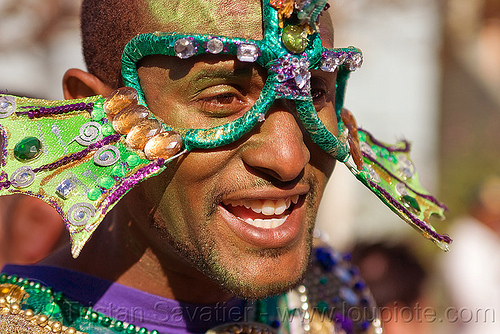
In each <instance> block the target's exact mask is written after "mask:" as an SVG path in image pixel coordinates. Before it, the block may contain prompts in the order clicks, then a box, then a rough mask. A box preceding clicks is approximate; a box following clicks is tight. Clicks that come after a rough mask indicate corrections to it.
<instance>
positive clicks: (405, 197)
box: [401, 195, 420, 212]
mask: <svg viewBox="0 0 500 334" xmlns="http://www.w3.org/2000/svg"><path fill="white" fill-rule="evenodd" d="M401 198H402V200H403V202H405V203H406V204H408V205H409V206H410V207H412V208H413V209H415V210H416V211H417V212H420V205H418V202H417V200H416V199H415V198H414V197H411V196H410V195H403V196H402V197H401Z"/></svg>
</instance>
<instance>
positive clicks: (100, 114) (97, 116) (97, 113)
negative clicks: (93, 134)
mask: <svg viewBox="0 0 500 334" xmlns="http://www.w3.org/2000/svg"><path fill="white" fill-rule="evenodd" d="M103 118H104V111H103V110H102V109H94V111H92V119H93V120H94V121H100V120H101V119H103Z"/></svg>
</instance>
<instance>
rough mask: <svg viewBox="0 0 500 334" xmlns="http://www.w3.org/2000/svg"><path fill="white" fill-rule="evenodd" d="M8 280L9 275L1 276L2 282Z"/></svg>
mask: <svg viewBox="0 0 500 334" xmlns="http://www.w3.org/2000/svg"><path fill="white" fill-rule="evenodd" d="M6 280H7V275H5V274H2V275H0V282H2V283H4V282H5V281H6Z"/></svg>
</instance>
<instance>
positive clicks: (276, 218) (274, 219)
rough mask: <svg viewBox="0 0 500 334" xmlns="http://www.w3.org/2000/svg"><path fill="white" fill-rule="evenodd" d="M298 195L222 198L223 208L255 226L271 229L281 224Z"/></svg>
mask: <svg viewBox="0 0 500 334" xmlns="http://www.w3.org/2000/svg"><path fill="white" fill-rule="evenodd" d="M299 199H300V196H299V195H294V196H290V197H286V198H280V199H277V200H274V199H248V200H224V201H223V205H224V208H225V209H226V210H227V211H229V212H230V213H231V214H233V215H234V216H235V217H237V218H238V219H240V220H242V221H244V222H245V223H247V224H250V225H252V226H255V227H259V228H265V229H271V228H276V227H279V226H281V225H283V224H284V223H285V221H286V219H287V218H288V216H289V215H290V213H291V212H292V210H293V208H294V206H295V205H296V204H297V203H298V202H299Z"/></svg>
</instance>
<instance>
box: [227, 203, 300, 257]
mask: <svg viewBox="0 0 500 334" xmlns="http://www.w3.org/2000/svg"><path fill="white" fill-rule="evenodd" d="M303 197H304V196H301V197H300V199H299V202H298V203H297V204H295V205H294V208H293V210H292V212H291V213H290V215H289V216H288V218H287V219H286V220H285V222H284V223H283V224H282V225H280V226H278V227H275V228H261V227H256V226H253V225H250V224H248V223H246V222H244V221H243V220H241V219H239V218H238V217H236V216H235V215H233V214H232V213H230V212H229V211H228V210H226V209H225V208H224V207H223V206H222V205H219V210H218V212H219V214H220V215H221V216H222V219H223V220H224V221H225V222H226V224H227V225H228V226H229V228H230V229H231V230H232V231H233V233H235V234H236V235H237V236H238V237H239V238H240V239H242V240H243V241H245V242H247V243H248V244H250V245H253V246H255V247H258V248H269V249H271V248H282V247H286V246H289V245H290V244H292V243H294V242H295V241H296V240H298V239H299V237H300V234H301V233H302V227H303V225H304V222H305V210H304V198H303Z"/></svg>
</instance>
